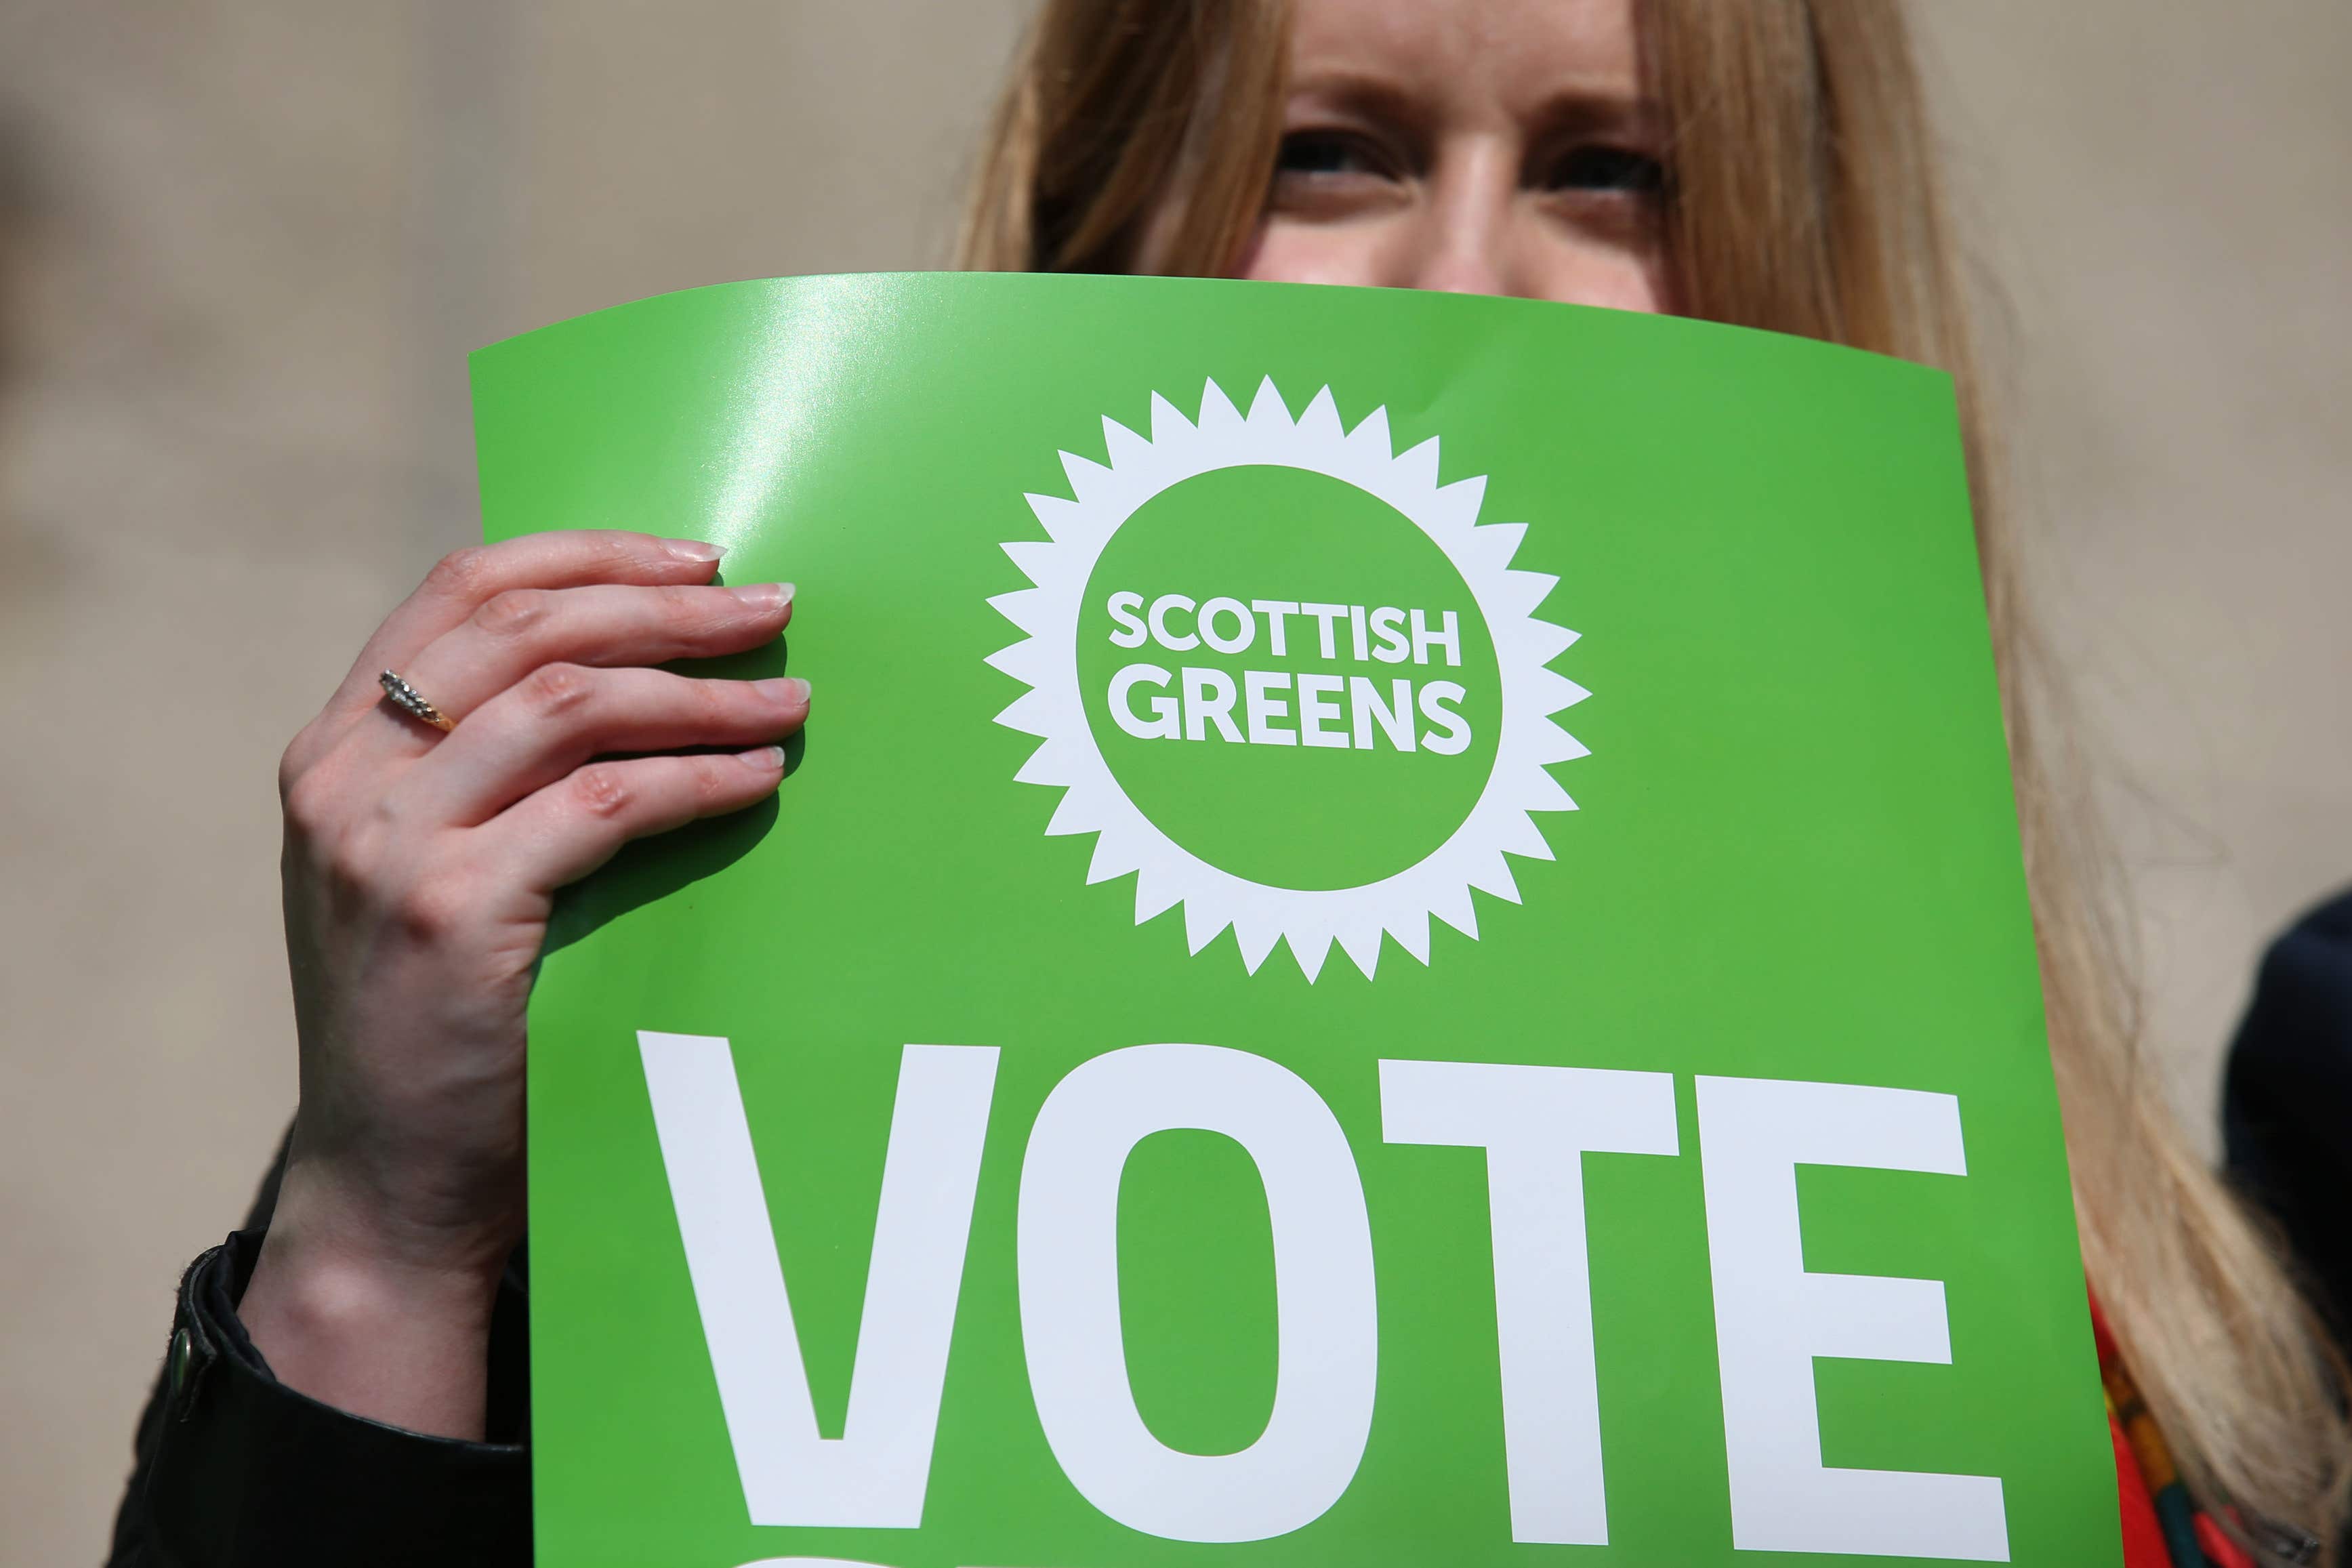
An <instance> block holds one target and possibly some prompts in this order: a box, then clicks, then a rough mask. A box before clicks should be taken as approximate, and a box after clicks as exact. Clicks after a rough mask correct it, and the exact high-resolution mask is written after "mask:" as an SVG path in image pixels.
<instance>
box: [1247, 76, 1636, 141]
mask: <svg viewBox="0 0 2352 1568" xmlns="http://www.w3.org/2000/svg"><path fill="white" fill-rule="evenodd" d="M1287 96H1288V97H1289V98H1290V99H1291V100H1297V99H1300V98H1312V99H1318V100H1324V101H1326V102H1328V103H1329V104H1330V105H1331V106H1332V107H1333V108H1335V109H1337V110H1340V111H1342V112H1346V113H1352V114H1360V115H1364V116H1367V117H1369V118H1371V119H1376V120H1383V121H1390V122H1392V123H1396V124H1400V125H1402V126H1403V127H1404V128H1405V129H1407V130H1408V131H1411V132H1416V133H1421V134H1425V133H1426V132H1428V130H1429V128H1430V120H1431V115H1430V112H1429V107H1428V104H1427V101H1426V100H1425V99H1424V98H1423V96H1422V95H1420V94H1418V93H1415V92H1414V91H1412V89H1410V88H1408V87H1406V86H1405V85H1404V84H1402V82H1400V81H1398V80H1397V79H1394V78H1393V77H1390V76H1387V75H1384V74H1381V73H1379V72H1375V71H1370V70H1366V69H1363V68H1358V67H1345V66H1333V67H1326V68H1319V69H1315V70H1310V71H1307V72H1306V73H1304V74H1302V75H1301V76H1299V77H1297V79H1294V80H1293V81H1292V83H1291V85H1290V88H1289V91H1288V95H1287ZM1666 124H1667V115H1666V111H1665V108H1664V105H1663V104H1662V103H1660V102H1659V101H1658V100H1655V99H1654V98H1651V97H1648V96H1646V95H1643V94H1639V93H1624V92H1619V91H1615V90H1612V89H1607V88H1600V87H1577V86H1569V87H1564V88H1561V89H1559V90H1557V91H1555V92H1554V93H1553V94H1552V95H1551V96H1550V97H1549V98H1548V99H1546V100H1544V102H1543V104H1542V106H1541V107H1540V108H1539V109H1538V110H1537V111H1536V113H1535V114H1534V116H1533V117H1532V118H1531V119H1530V121H1528V125H1529V132H1528V141H1529V142H1541V141H1547V140H1550V139H1553V138H1557V137H1560V136H1565V135H1575V134H1577V133H1580V132H1588V133H1589V132H1603V131H1613V132H1625V133H1630V134H1633V135H1636V136H1639V137H1641V138H1643V140H1650V141H1654V140H1661V139H1663V137H1664V132H1665V127H1666Z"/></svg>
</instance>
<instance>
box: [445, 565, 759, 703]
mask: <svg viewBox="0 0 2352 1568" xmlns="http://www.w3.org/2000/svg"><path fill="white" fill-rule="evenodd" d="M792 595H793V590H792V585H791V584H786V583H756V584H749V585H747V586H745V587H740V588H719V587H705V586H702V585H700V584H693V585H677V584H673V585H671V586H667V587H652V588H649V587H640V586H635V585H625V584H596V585H594V586H592V587H585V588H509V589H508V590H507V591H506V592H505V593H503V594H499V595H495V596H493V597H492V598H490V599H488V600H487V601H485V602H484V603H483V604H482V605H481V606H480V607H479V608H478V609H476V610H475V611H474V613H473V614H472V615H470V616H467V617H466V618H465V619H464V620H462V621H460V622H458V623H457V625H456V626H452V627H451V628H450V629H449V630H447V631H446V632H444V633H442V634H441V635H440V636H439V637H436V638H434V639H433V641H432V642H430V643H428V644H427V645H425V647H424V648H422V649H421V650H419V651H418V653H417V654H416V656H415V658H413V659H411V660H410V661H409V663H408V667H407V668H404V669H403V670H402V671H401V674H403V675H404V676H405V677H407V679H408V681H409V683H410V684H411V685H413V686H414V687H415V688H416V689H417V690H419V691H423V692H429V693H431V696H432V701H433V703H434V705H435V706H436V707H437V708H439V709H440V710H441V711H442V712H444V713H446V714H447V715H448V716H449V717H450V718H452V719H463V718H464V717H465V716H466V715H467V714H468V713H471V712H472V711H474V710H476V709H477V708H479V707H480V706H482V704H484V703H485V702H488V700H490V699H491V698H493V697H496V696H497V695H498V694H499V692H501V691H504V690H505V689H507V688H509V687H510V686H512V685H514V684H515V682H517V681H519V680H520V679H523V677H525V676H527V675H529V674H530V672H531V671H533V670H535V669H537V668H540V667H541V666H542V665H549V664H584V665H599V666H608V667H609V666H615V665H638V664H667V663H668V662H669V661H671V660H672V659H678V658H713V657H715V656H717V655H719V654H729V653H740V652H742V651H743V650H744V649H746V648H754V647H760V646H761V645H762V644H764V643H768V642H772V641H773V640H774V639H775V637H776V635H777V634H778V633H779V632H781V631H782V630H783V628H784V626H785V624H786V623H787V622H789V621H790V620H791V619H792V609H793V599H792Z"/></svg>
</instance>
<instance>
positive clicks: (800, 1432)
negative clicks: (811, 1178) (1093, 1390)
mask: <svg viewBox="0 0 2352 1568" xmlns="http://www.w3.org/2000/svg"><path fill="white" fill-rule="evenodd" d="M637 1048H638V1050H639V1052H640V1053H641V1054H642V1055H643V1057H644V1058H645V1066H646V1089H647V1090H648V1091H649V1092H650V1093H651V1095H652V1097H653V1108H654V1128H655V1131H656V1133H657V1134H658V1136H659V1137H660V1140H661V1152H662V1164H663V1165H664V1167H665V1168H667V1171H668V1173H669V1191H670V1201H671V1202H672V1203H673V1204H674V1205H676V1206H677V1228H678V1233H679V1235H680V1237H682V1238H683V1239H684V1240H685V1243H686V1264H687V1271H688V1274H689V1275H690V1276H691V1278H692V1279H693V1281H694V1300H695V1303H696V1305H697V1307H698V1308H699V1310H700V1311H701V1313H702V1332H703V1337H704V1338H705V1339H706V1340H707V1341H708V1342H709V1346H710V1363H711V1367H712V1370H713V1371H714V1372H716V1373H717V1374H718V1378H719V1405H720V1406H721V1408H722V1409H723V1410H724V1411H725V1412H726V1415H727V1433H728V1436H729V1437H730V1439H731V1440H732V1441H733V1443H734V1446H735V1468H736V1470H737V1472H738V1473H739V1474H740V1477H741V1478H742V1481H743V1501H744V1505H745V1506H746V1507H747V1508H748V1509H749V1510H750V1511H751V1522H752V1523H753V1524H761V1525H818V1526H827V1527H832V1528H835V1529H859V1528H864V1529H885V1530H889V1529H896V1530H913V1529H915V1528H917V1527H918V1526H919V1525H920V1524H921V1523H922V1521H923V1491H924V1489H925V1486H926V1485H927V1483H928V1482H929V1477H930V1468H931V1443H932V1440H933V1438H934V1437H935V1436H937V1434H938V1431H939V1420H940V1388H941V1386H942V1385H943V1384H945V1382H946V1379H947V1365H948V1343H949V1341H950V1339H951V1338H952V1337H953V1334H954V1331H955V1314H956V1300H957V1297H958V1296H959V1295H960V1294H961V1286H962V1283H963V1259H964V1247H965V1244H966V1242H967V1241H968V1240H969V1239H970V1237H971V1204H972V1193H973V1189H974V1188H975V1187H976V1186H977V1185H978V1183H979V1180H980V1155H981V1147H982V1143H983V1142H985V1140H986V1136H987V1132H988V1107H989V1101H990V1099H991V1098H992V1096H993V1094H994V1092H995V1087H996V1048H995V1047H992V1046H908V1047H907V1048H906V1051H905V1053H904V1055H903V1056H901V1058H899V1063H898V1103H897V1105H896V1106H895V1107H894V1108H893V1110H892V1111H891V1115H890V1144H889V1151H888V1152H887V1155H886V1156H885V1157H884V1162H883V1166H882V1202H881V1207H880V1210H879V1212H878V1214H877V1215H876V1219H875V1226H874V1257H873V1261H872V1263H871V1264H870V1265H869V1266H868V1268H867V1272H866V1307H865V1313H864V1316H863V1318H862V1319H861V1321H860V1322H859V1324H858V1330H857V1358H856V1363H855V1364H854V1365H853V1366H852V1368H851V1371H850V1380H849V1418H848V1421H847V1422H846V1424H845V1426H844V1428H843V1432H842V1435H841V1436H839V1437H824V1436H819V1435H818V1433H817V1426H816V1411H815V1407H814V1404H813V1403H812V1401H811V1400H810V1397H809V1384H808V1368H807V1365H806V1363H804V1362H803V1360H802V1358H801V1344H800V1336H799V1333H798V1332H797V1331H796V1330H795V1329H794V1328H793V1307H792V1300H791V1299H790V1297H789V1296H788V1294H787V1293H786V1291H785V1289H784V1270H783V1265H782V1261H781V1260H780V1259H779V1258H777V1256H776V1237H775V1231H774V1229H773V1228H772V1226H771V1225H770V1223H769V1219H768V1205H767V1199H766V1196H765V1195H764V1194H763V1193H762V1192H761V1186H760V1169H759V1165H758V1163H757V1162H756V1161H755V1160H754V1158H753V1157H752V1152H751V1127H750V1124H749V1123H748V1122H747V1121H745V1120H744V1116H743V1098H742V1094H741V1091H740V1089H738V1088H737V1086H736V1081H735V1063H734V1058H732V1056H731V1055H730V1052H729V1049H728V1044H727V1041H726V1040H725V1039H723V1038H720V1037H715V1036H709V1035H662V1034H656V1033H653V1032H652V1031H650V1030H640V1031H639V1032H638V1034H637Z"/></svg>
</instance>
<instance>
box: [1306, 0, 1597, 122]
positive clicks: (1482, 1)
mask: <svg viewBox="0 0 2352 1568" xmlns="http://www.w3.org/2000/svg"><path fill="white" fill-rule="evenodd" d="M1292 16H1293V21H1292V36H1291V65H1292V71H1293V76H1294V81H1295V85H1297V86H1298V87H1300V88H1302V89H1312V88H1314V87H1316V86H1318V85H1320V84H1324V83H1327V82H1332V81H1338V80H1343V79H1348V78H1351V77H1365V78H1372V79H1380V80H1385V81H1390V82H1395V83H1398V84H1400V85H1411V86H1414V87H1417V88H1421V89H1434V90H1436V91H1438V92H1442V93H1443V94H1444V95H1445V96H1448V97H1459V98H1465V99H1479V100H1486V101H1489V102H1491V103H1493V104H1494V105H1495V106H1496V107H1500V108H1507V109H1510V110H1522V111H1524V110H1532V109H1534V108H1536V107H1538V106H1539V105H1540V104H1541V102H1542V101H1543V100H1548V99H1549V98H1552V97H1554V96H1556V95H1558V94H1559V93H1560V92H1562V91H1563V90H1569V91H1580V92H1590V91H1607V92H1609V93H1612V94H1620V93H1622V94H1626V95H1631V94H1633V92H1634V91H1635V90H1636V89H1637V87H1638V84H1639V78H1640V69H1641V54H1640V48H1639V47H1638V44H1637V41H1636V34H1635V31H1634V21H1633V0H1294V5H1293V7H1292Z"/></svg>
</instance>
